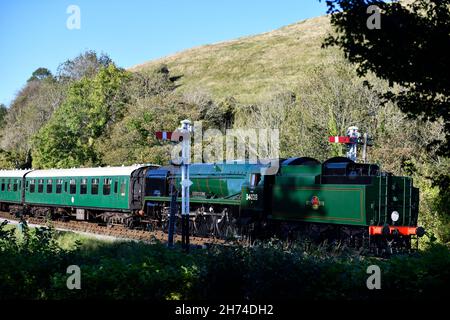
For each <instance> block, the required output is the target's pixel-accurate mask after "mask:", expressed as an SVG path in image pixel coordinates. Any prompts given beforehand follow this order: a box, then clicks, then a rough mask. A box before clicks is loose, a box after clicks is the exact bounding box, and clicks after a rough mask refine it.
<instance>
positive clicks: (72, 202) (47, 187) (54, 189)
mask: <svg viewBox="0 0 450 320" xmlns="http://www.w3.org/2000/svg"><path fill="white" fill-rule="evenodd" d="M154 167H156V166H152V165H135V166H128V167H99V168H81V169H52V170H35V171H32V172H30V173H28V174H27V175H26V176H25V188H24V194H25V204H26V205H27V206H29V207H31V208H42V207H44V208H59V209H60V208H62V209H64V208H65V209H66V210H67V209H77V210H78V211H77V218H78V219H84V218H86V214H87V213H89V212H97V213H98V212H105V211H109V212H134V211H138V210H140V209H141V208H142V194H143V189H144V176H145V173H146V171H147V170H148V169H149V168H154Z"/></svg>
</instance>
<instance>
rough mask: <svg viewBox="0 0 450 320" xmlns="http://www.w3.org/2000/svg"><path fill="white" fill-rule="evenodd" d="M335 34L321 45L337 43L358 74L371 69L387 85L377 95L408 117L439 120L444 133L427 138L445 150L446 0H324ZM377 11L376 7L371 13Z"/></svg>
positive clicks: (449, 16)
mask: <svg viewBox="0 0 450 320" xmlns="http://www.w3.org/2000/svg"><path fill="white" fill-rule="evenodd" d="M326 3H327V5H328V13H330V14H331V24H332V25H333V26H334V28H335V31H336V34H333V35H329V36H328V38H327V39H326V40H325V42H324V46H331V45H335V46H339V47H340V48H342V49H343V50H344V53H345V55H346V57H347V58H348V59H349V61H350V62H352V63H355V64H356V65H357V71H358V73H359V75H360V76H363V75H366V74H368V73H369V72H373V73H374V74H375V75H376V76H377V77H379V78H381V79H385V80H387V81H388V82H389V84H390V89H389V90H387V91H386V92H384V94H383V98H384V99H385V100H387V101H392V102H395V103H396V104H397V105H398V106H399V107H400V109H401V110H402V111H404V112H405V113H407V114H408V115H409V116H411V117H419V118H421V119H426V120H430V121H439V120H441V121H444V125H445V129H446V130H445V131H446V134H445V138H444V139H443V140H441V141H439V140H436V141H433V144H439V146H440V149H439V152H440V154H442V155H446V156H448V155H449V153H450V145H449V142H450V113H449V105H450V64H449V63H448V57H449V56H450V0H415V1H412V2H411V1H410V3H409V4H406V3H405V2H403V1H401V2H389V3H385V2H384V1H380V0H327V1H326ZM371 5H375V6H377V7H378V8H379V9H380V14H381V16H380V18H381V20H380V21H381V25H380V28H369V27H368V24H367V21H368V18H370V15H371V14H370V13H367V12H368V7H369V6H371ZM374 14H377V13H374Z"/></svg>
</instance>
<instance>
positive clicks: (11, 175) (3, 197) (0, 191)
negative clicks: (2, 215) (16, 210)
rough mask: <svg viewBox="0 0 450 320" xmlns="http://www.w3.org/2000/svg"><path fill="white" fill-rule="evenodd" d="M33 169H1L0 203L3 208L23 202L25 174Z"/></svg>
mask: <svg viewBox="0 0 450 320" xmlns="http://www.w3.org/2000/svg"><path fill="white" fill-rule="evenodd" d="M30 171H31V170H0V204H1V209H2V210H7V208H8V207H9V206H10V205H14V204H22V202H23V196H24V194H23V188H22V186H23V184H24V177H25V175H26V174H27V173H28V172H30Z"/></svg>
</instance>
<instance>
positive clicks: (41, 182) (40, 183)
mask: <svg viewBox="0 0 450 320" xmlns="http://www.w3.org/2000/svg"><path fill="white" fill-rule="evenodd" d="M38 192H39V193H42V192H44V179H39V180H38Z"/></svg>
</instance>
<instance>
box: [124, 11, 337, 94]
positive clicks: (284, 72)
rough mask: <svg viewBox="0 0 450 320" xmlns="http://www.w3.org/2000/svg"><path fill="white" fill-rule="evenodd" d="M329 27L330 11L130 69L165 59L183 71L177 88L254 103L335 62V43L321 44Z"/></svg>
mask: <svg viewBox="0 0 450 320" xmlns="http://www.w3.org/2000/svg"><path fill="white" fill-rule="evenodd" d="M330 30H331V26H330V22H329V19H328V17H318V18H312V19H308V20H304V21H302V22H298V23H295V24H292V25H288V26H286V27H283V28H281V29H277V30H274V31H271V32H267V33H263V34H259V35H255V36H249V37H244V38H239V39H236V40H232V41H226V42H221V43H217V44H211V45H205V46H201V47H196V48H192V49H189V50H185V51H182V52H179V53H176V54H174V55H171V56H167V57H164V58H161V59H158V60H154V61H149V62H146V63H143V64H140V65H137V66H134V67H132V68H130V70H132V71H133V70H138V71H139V70H146V69H151V68H153V67H155V66H157V65H160V64H161V63H164V64H167V65H168V67H169V70H170V71H171V73H172V74H174V75H180V76H182V77H181V78H180V80H178V83H177V84H179V85H180V87H179V88H178V90H181V91H183V92H192V91H193V90H201V91H207V92H210V93H211V94H212V95H213V96H214V97H215V98H219V99H220V98H223V97H226V96H234V97H235V98H236V99H237V100H238V101H240V102H242V103H255V102H259V101H261V100H263V99H264V98H266V97H267V96H269V95H270V93H273V92H277V91H280V90H289V89H293V88H295V86H296V84H298V83H299V82H302V81H304V80H306V79H305V71H306V70H307V69H310V68H313V67H314V66H316V65H318V64H319V63H320V64H327V63H331V62H332V61H333V59H335V58H334V57H335V56H336V55H335V54H332V52H334V53H336V49H321V48H320V46H321V43H322V40H323V38H324V37H325V36H326V34H327V33H328V32H329V31H330Z"/></svg>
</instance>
